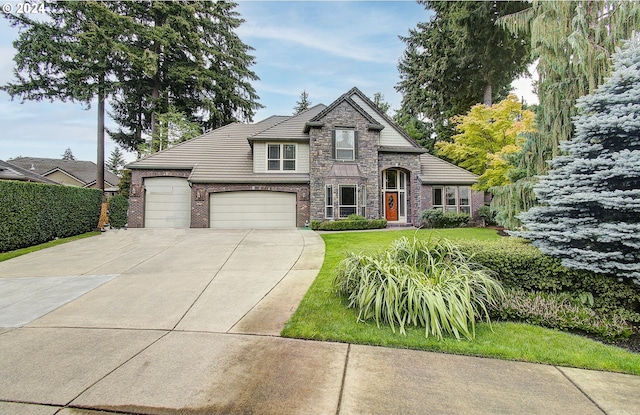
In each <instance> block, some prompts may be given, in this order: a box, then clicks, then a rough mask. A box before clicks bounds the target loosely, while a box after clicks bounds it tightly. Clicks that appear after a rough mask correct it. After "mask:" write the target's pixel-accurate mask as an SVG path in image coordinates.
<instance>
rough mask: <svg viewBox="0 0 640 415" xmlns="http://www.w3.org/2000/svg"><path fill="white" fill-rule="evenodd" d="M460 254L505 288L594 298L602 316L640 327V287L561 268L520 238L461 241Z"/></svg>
mask: <svg viewBox="0 0 640 415" xmlns="http://www.w3.org/2000/svg"><path fill="white" fill-rule="evenodd" d="M456 244H457V245H458V247H459V248H460V250H461V251H463V252H465V253H466V254H467V255H472V256H473V258H474V261H476V262H478V263H480V264H482V265H484V266H485V267H487V268H489V269H491V270H493V271H495V272H496V275H497V278H498V279H499V280H500V282H501V283H502V285H503V286H504V287H505V288H514V289H518V288H520V289H523V290H525V291H543V292H566V293H570V294H571V295H572V296H574V297H579V296H587V297H592V298H593V309H594V310H595V311H596V312H598V313H599V314H601V315H619V316H621V317H622V318H624V319H625V320H627V321H629V322H631V323H633V324H634V325H638V324H640V287H637V286H636V285H634V284H632V283H630V282H629V281H620V280H618V279H616V278H613V277H611V276H609V275H605V274H596V273H593V272H590V271H586V270H576V269H571V268H566V267H564V266H562V263H561V260H560V259H557V258H553V257H551V256H548V255H545V254H543V253H542V252H540V250H539V249H537V248H536V247H534V246H532V245H531V244H529V243H526V242H525V241H523V240H521V239H517V238H505V239H502V240H499V241H482V242H478V241H458V242H456Z"/></svg>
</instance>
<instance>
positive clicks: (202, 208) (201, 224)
mask: <svg viewBox="0 0 640 415" xmlns="http://www.w3.org/2000/svg"><path fill="white" fill-rule="evenodd" d="M260 190H262V191H272V192H286V193H295V194H296V202H297V213H296V226H298V227H303V226H305V224H307V223H308V222H309V185H308V184H305V183H301V184H231V183H228V184H225V183H194V184H193V187H192V191H191V227H192V228H208V227H209V195H210V194H212V193H221V192H237V191H260Z"/></svg>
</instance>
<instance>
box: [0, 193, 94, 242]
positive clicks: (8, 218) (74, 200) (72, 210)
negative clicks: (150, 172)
mask: <svg viewBox="0 0 640 415" xmlns="http://www.w3.org/2000/svg"><path fill="white" fill-rule="evenodd" d="M101 202H102V193H101V192H100V190H98V189H85V188H79V187H70V186H58V185H50V184H41V183H22V182H14V181H4V180H0V252H5V251H12V250H14V249H19V248H25V247H28V246H33V245H37V244H41V243H44V242H48V241H51V240H53V239H56V238H64V237H68V236H74V235H79V234H82V233H85V232H90V231H93V230H95V229H96V227H97V224H98V219H99V218H100V205H101Z"/></svg>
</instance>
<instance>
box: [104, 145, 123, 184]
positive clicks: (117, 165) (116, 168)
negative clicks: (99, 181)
mask: <svg viewBox="0 0 640 415" xmlns="http://www.w3.org/2000/svg"><path fill="white" fill-rule="evenodd" d="M126 163H127V162H126V160H125V159H124V154H123V153H122V150H120V147H118V146H115V148H114V149H113V150H112V151H111V154H110V155H109V159H108V160H107V164H106V167H107V170H108V171H110V172H111V173H113V174H115V175H116V176H118V177H120V176H121V175H122V170H123V169H124V165H125V164H126Z"/></svg>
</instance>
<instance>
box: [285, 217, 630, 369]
mask: <svg viewBox="0 0 640 415" xmlns="http://www.w3.org/2000/svg"><path fill="white" fill-rule="evenodd" d="M402 236H405V237H407V238H413V237H414V236H415V237H417V238H419V239H424V240H429V239H438V238H446V239H449V240H452V241H468V240H475V241H484V242H482V243H483V244H490V243H491V241H499V240H500V239H501V238H502V237H500V236H499V235H498V234H497V233H496V232H495V230H489V229H480V228H462V229H437V230H436V229H434V230H418V231H416V230H415V229H413V230H400V231H387V232H358V233H341V234H329V233H327V234H323V235H322V238H323V239H324V241H325V244H326V252H325V262H324V265H323V267H322V269H321V271H320V273H319V275H318V277H317V278H316V280H315V282H314V284H313V285H312V287H311V288H310V289H309V291H308V292H307V294H306V295H305V297H304V299H303V300H302V302H301V304H300V306H299V308H298V310H297V311H296V313H295V314H294V316H293V317H292V318H291V320H290V321H289V322H288V323H287V325H286V327H285V329H284V330H283V332H282V334H283V335H284V336H287V337H296V338H309V339H317V340H330V341H339V342H348V343H356V344H370V345H380V346H388V347H400V348H412V349H421V350H431V351H441V352H447V353H456V354H466V355H475V356H487V357H494V358H501V359H507V360H519V361H528V362H538V363H546V364H554V365H563V366H572V367H580V368H587V369H596V370H609V371H616V372H625V373H633V374H640V354H637V353H632V352H630V351H629V350H637V349H635V348H634V347H629V350H624V349H621V348H620V347H613V346H610V345H606V344H604V343H603V342H601V341H595V340H593V339H592V338H588V337H587V336H584V335H577V334H575V333H570V332H564V331H560V330H554V329H548V328H543V327H539V326H535V325H530V324H524V323H517V322H495V321H494V322H493V323H492V324H488V323H482V322H478V323H477V324H476V327H475V339H474V340H472V341H469V340H466V339H461V340H458V339H456V338H455V336H450V335H445V336H444V337H443V339H442V340H437V339H436V338H435V337H434V336H430V337H425V329H424V328H423V327H414V326H406V327H405V332H406V333H405V334H404V335H403V334H400V333H399V332H398V330H397V327H396V330H395V333H394V331H393V330H392V329H391V327H390V326H389V325H385V324H381V325H380V328H378V326H377V324H376V322H375V320H369V321H366V322H358V312H357V311H356V310H355V309H353V308H348V307H347V301H345V299H344V298H342V297H340V296H338V295H337V293H336V288H335V285H334V278H335V275H336V267H337V266H338V264H339V263H340V261H342V260H343V259H344V258H345V257H346V256H347V255H348V254H349V253H351V252H356V253H359V252H376V251H381V250H382V249H384V248H386V247H387V246H389V244H390V243H391V242H392V241H394V240H396V239H398V238H400V237H402ZM635 341H636V337H635V335H634V336H632V337H631V338H630V339H629V340H626V341H621V340H610V342H615V343H616V344H617V345H619V346H623V347H624V346H625V345H627V346H628V345H633V344H635Z"/></svg>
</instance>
